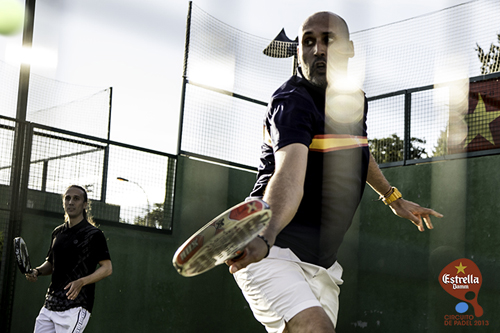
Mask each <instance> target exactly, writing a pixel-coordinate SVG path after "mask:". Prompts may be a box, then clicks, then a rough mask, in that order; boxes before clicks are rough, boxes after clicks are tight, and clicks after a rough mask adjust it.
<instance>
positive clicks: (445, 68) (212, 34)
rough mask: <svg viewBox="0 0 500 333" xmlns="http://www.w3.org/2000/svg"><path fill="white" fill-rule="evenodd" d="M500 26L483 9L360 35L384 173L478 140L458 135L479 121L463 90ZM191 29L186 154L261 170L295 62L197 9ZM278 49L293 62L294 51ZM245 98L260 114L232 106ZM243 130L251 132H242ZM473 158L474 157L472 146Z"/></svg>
mask: <svg viewBox="0 0 500 333" xmlns="http://www.w3.org/2000/svg"><path fill="white" fill-rule="evenodd" d="M498 17H500V6H499V5H498V1H497V0H478V1H471V2H468V3H464V4H461V5H457V6H454V7H450V8H447V9H444V10H441V11H437V12H433V13H430V14H427V15H422V16H419V17H415V18H412V19H409V20H405V21H401V22H396V23H393V24H388V25H385V26H382V27H378V28H374V29H369V30H364V31H359V32H354V33H352V34H351V39H352V40H353V42H354V47H355V52H356V55H355V57H354V58H353V59H351V61H350V64H349V70H350V73H351V74H352V76H353V77H354V78H355V79H356V80H357V81H358V82H362V86H363V89H364V91H365V92H366V95H367V97H368V98H369V113H368V135H369V139H370V142H371V148H372V152H373V153H374V155H376V157H377V160H378V162H379V163H385V162H387V163H388V162H402V161H404V160H415V159H425V158H430V157H436V156H445V155H448V154H451V153H454V152H456V150H454V151H452V150H449V149H447V147H448V141H449V140H450V137H454V138H455V140H458V139H456V138H457V137H458V138H460V137H461V140H468V139H465V136H467V133H466V132H467V130H465V134H464V130H463V128H462V129H460V130H461V132H460V133H458V134H457V133H455V132H453V131H450V129H451V130H453V129H454V128H459V127H460V126H458V127H457V126H455V125H456V124H459V123H460V122H464V121H465V118H467V116H466V114H467V113H468V112H469V113H470V111H467V107H466V106H465V107H464V105H463V103H461V101H462V100H463V99H468V98H469V93H468V83H467V87H466V89H462V88H463V87H460V86H457V85H456V82H457V80H458V81H460V80H464V79H465V80H468V79H469V78H470V77H475V76H478V75H481V74H482V68H484V63H482V62H481V59H482V60H483V61H486V60H485V59H486V56H485V53H487V52H488V50H493V51H491V52H496V51H495V50H497V48H495V47H494V44H493V43H496V42H497V40H498V36H497V35H498V33H499V31H498V24H497V22H498ZM190 22H191V24H190V27H189V28H190V30H189V31H190V34H189V45H188V52H187V63H186V65H187V70H186V75H187V82H188V87H187V89H186V95H185V108H184V110H183V112H184V114H183V117H184V119H183V132H182V138H181V150H182V151H183V152H187V153H188V154H189V153H192V154H198V155H203V156H206V157H208V158H217V159H223V160H227V161H228V162H234V163H240V164H244V165H248V166H252V167H254V166H256V164H257V163H258V157H257V156H256V155H257V153H256V149H258V147H259V146H260V142H261V132H259V130H257V128H260V126H261V124H262V119H263V115H264V112H265V107H264V106H261V104H262V103H260V102H267V101H268V100H269V97H270V96H271V94H272V92H273V91H274V90H276V89H277V88H278V87H279V86H280V85H281V84H282V83H283V82H284V81H285V80H286V79H287V78H288V77H289V76H290V75H292V69H293V57H290V58H272V57H269V56H266V55H264V54H263V50H264V49H265V48H266V47H267V46H268V45H269V44H270V43H271V39H263V38H259V37H256V36H252V35H249V34H246V33H244V32H242V31H239V30H237V29H235V28H232V27H229V26H227V25H225V24H224V23H222V22H220V21H218V20H217V19H215V18H213V17H211V16H210V15H208V14H207V13H205V12H204V11H203V10H201V9H200V8H198V7H196V6H193V9H192V15H191V21H190ZM299 24H300V22H297V26H298V25H299ZM270 35H271V36H272V35H274V33H271V34H270ZM278 44H283V45H282V46H283V47H282V48H281V49H282V51H283V53H287V52H288V49H289V47H290V45H291V44H290V43H286V42H284V43H281V42H280V43H278ZM490 45H491V48H490ZM480 49H481V50H483V54H482V55H481V54H480ZM495 54H496V53H494V54H493V55H491V57H490V58H491V59H490V60H489V61H490V62H492V61H494V59H496V58H495ZM488 68H493V69H494V68H497V67H495V66H493V65H491V66H489V67H488ZM499 68H500V67H499ZM190 83H192V84H195V83H196V84H198V85H197V87H196V88H193V87H192V85H190ZM200 86H202V87H200ZM493 89H494V90H495V91H496V92H497V97H496V98H498V87H494V88H493ZM203 90H206V91H203ZM220 90H223V91H222V92H221V91H220ZM207 91H210V92H207ZM396 92H401V93H400V94H397V96H395V93H396ZM404 93H407V94H411V96H405V95H404ZM221 94H225V95H226V96H225V97H221V96H220V95H221ZM235 95H241V96H244V97H248V98H249V99H256V100H257V101H248V100H247V101H248V104H250V103H254V104H255V106H254V107H250V106H249V105H246V104H245V103H241V104H240V103H235V102H232V101H231V99H233V100H234V99H238V98H240V97H241V96H235ZM228 96H229V97H230V98H228ZM381 98H382V99H385V101H382V100H381ZM471 98H474V97H473V96H472V95H471ZM405 99H407V101H411V102H409V103H407V101H405ZM488 110H492V109H491V108H489V109H488ZM450 112H451V113H450ZM488 112H490V111H488ZM405 114H406V118H405ZM470 117H471V116H470ZM470 117H469V118H470ZM458 118H460V119H459V120H457V119H458ZM450 119H452V120H450ZM450 122H451V123H453V124H455V125H453V124H452V125H450ZM235 124H238V125H239V124H244V125H241V126H240V127H239V128H237V130H235V131H233V128H234V126H235ZM471 124H472V122H471ZM476 127H477V126H476ZM234 133H236V135H234ZM405 138H406V139H405ZM476 141H477V139H476ZM499 144H500V142H499ZM454 146H457V144H456V143H454ZM405 147H407V148H408V149H407V151H408V154H407V155H406V156H405V154H404V149H405ZM482 147H484V145H483V146H482ZM463 148H466V149H465V150H464V149H463ZM497 148H498V147H497ZM463 151H470V149H469V148H467V147H464V146H463V145H462V150H461V152H463Z"/></svg>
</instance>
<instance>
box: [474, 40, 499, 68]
mask: <svg viewBox="0 0 500 333" xmlns="http://www.w3.org/2000/svg"><path fill="white" fill-rule="evenodd" d="M497 37H498V43H500V34H498V35H497ZM476 46H477V48H476V49H475V50H476V51H477V56H478V58H479V61H480V62H481V74H482V75H486V74H491V73H495V72H498V71H500V46H497V45H494V44H493V43H491V45H490V50H489V52H488V53H485V52H484V50H483V49H482V48H481V47H480V46H479V44H477V43H476Z"/></svg>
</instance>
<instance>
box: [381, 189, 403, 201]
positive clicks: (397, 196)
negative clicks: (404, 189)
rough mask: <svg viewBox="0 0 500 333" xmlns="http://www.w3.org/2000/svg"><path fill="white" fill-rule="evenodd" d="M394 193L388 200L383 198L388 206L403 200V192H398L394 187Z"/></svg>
mask: <svg viewBox="0 0 500 333" xmlns="http://www.w3.org/2000/svg"><path fill="white" fill-rule="evenodd" d="M392 189H393V191H392V193H391V195H390V196H389V197H388V198H385V197H384V198H382V201H383V202H384V203H385V204H386V205H389V204H391V203H393V202H394V201H396V200H398V199H400V198H402V197H403V196H402V195H401V192H399V191H398V189H397V188H395V187H393V188H392Z"/></svg>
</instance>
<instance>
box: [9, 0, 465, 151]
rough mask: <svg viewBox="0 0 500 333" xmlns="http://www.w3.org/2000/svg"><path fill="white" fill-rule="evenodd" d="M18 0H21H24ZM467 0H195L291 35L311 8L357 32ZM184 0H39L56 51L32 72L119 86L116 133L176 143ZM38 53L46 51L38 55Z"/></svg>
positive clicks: (162, 144)
mask: <svg viewBox="0 0 500 333" xmlns="http://www.w3.org/2000/svg"><path fill="white" fill-rule="evenodd" d="M19 1H21V0H19ZM464 2H466V1H465V0H420V1H414V0H411V1H410V0H371V1H368V0H349V1H346V0H342V1H325V0H308V1H297V0H251V1H250V0H247V1H239V0H197V1H194V2H193V3H194V5H196V6H197V7H199V8H200V9H202V10H203V11H205V12H207V13H208V14H209V15H211V16H213V17H215V18H216V19H218V20H220V21H222V22H224V23H226V24H228V25H230V26H232V27H234V28H236V29H239V30H241V31H244V32H246V33H249V34H252V35H255V36H258V37H263V38H268V39H272V38H274V37H275V36H276V35H277V34H278V32H279V31H280V30H281V29H282V28H285V30H286V32H287V34H288V36H289V37H291V38H294V37H295V36H296V35H297V30H298V27H299V25H300V24H301V22H302V21H303V20H304V19H305V17H307V16H308V15H310V14H312V13H314V12H316V11H320V10H329V11H333V12H336V13H337V14H339V15H341V16H342V17H344V19H345V20H346V21H347V22H348V24H349V27H350V30H351V32H358V31H361V30H366V29H371V28H375V27H380V26H383V25H387V24H391V23H395V22H399V21H402V20H406V19H410V18H412V17H416V16H420V15H425V14H428V13H431V12H435V11H439V10H442V9H444V8H447V7H451V6H455V5H458V4H460V3H464ZM187 10H188V1H187V0H169V1H164V0H140V1H139V0H37V8H36V13H35V34H34V40H33V49H37V50H43V51H44V52H45V54H48V58H50V57H52V60H50V61H48V62H47V63H42V62H40V63H34V64H32V66H31V71H32V73H35V74H38V75H41V76H43V77H47V78H50V79H54V80H57V81H60V82H65V83H69V84H74V85H81V86H86V87H95V88H96V89H98V88H105V87H113V109H112V127H111V138H112V139H113V140H115V141H121V142H125V143H129V144H133V145H137V146H142V147H146V148H150V149H155V150H159V151H163V152H167V153H172V154H175V153H176V152H177V135H178V134H177V133H178V127H179V110H180V101H181V87H182V69H183V56H184V40H185V29H186V15H187ZM20 40H21V36H20V35H18V36H13V37H3V36H2V37H0V59H2V60H4V61H7V62H8V63H12V62H14V63H15V62H16V59H17V58H16V57H14V60H13V57H12V54H15V53H13V52H12V49H14V48H15V47H18V46H19V44H20ZM38 59H39V60H40V59H41V57H39V58H38Z"/></svg>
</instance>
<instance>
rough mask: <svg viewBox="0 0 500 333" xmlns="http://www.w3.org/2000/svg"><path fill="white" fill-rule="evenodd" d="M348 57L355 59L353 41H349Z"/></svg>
mask: <svg viewBox="0 0 500 333" xmlns="http://www.w3.org/2000/svg"><path fill="white" fill-rule="evenodd" d="M348 48H349V49H348V57H349V58H352V57H354V43H353V42H352V40H350V41H349V46H348Z"/></svg>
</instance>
